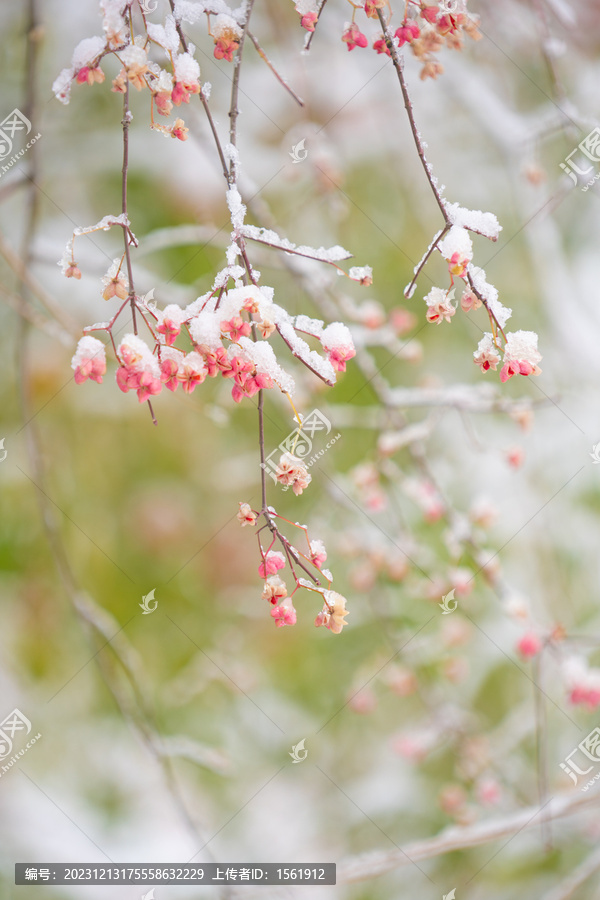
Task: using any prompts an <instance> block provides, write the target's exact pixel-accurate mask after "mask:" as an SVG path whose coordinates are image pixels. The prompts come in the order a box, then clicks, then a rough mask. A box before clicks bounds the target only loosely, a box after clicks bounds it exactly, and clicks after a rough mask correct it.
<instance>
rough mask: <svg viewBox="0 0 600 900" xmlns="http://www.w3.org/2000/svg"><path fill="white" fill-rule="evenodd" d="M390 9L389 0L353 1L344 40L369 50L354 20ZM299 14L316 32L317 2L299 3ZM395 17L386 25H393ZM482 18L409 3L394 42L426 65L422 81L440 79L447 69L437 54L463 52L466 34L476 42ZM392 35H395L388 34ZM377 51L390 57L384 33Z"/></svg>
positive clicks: (376, 43) (350, 47)
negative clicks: (447, 50) (446, 50)
mask: <svg viewBox="0 0 600 900" xmlns="http://www.w3.org/2000/svg"><path fill="white" fill-rule="evenodd" d="M387 6H388V3H387V0H364V2H363V3H360V2H358V3H357V2H354V0H352V7H353V15H352V21H351V22H346V24H345V25H344V29H343V32H342V41H343V42H344V43H345V44H346V46H347V47H348V50H354V48H355V47H363V48H364V47H368V46H369V39H368V38H367V36H366V34H364V33H363V32H362V31H361V30H360V28H359V26H358V25H357V24H356V22H355V21H354V19H355V16H356V12H357V11H358V10H363V12H364V13H365V15H366V17H367V18H368V19H378V18H379V12H380V11H381V12H383V10H384V9H385V7H387ZM296 11H297V12H298V14H299V15H300V24H301V25H302V27H303V28H304V29H305V30H306V31H309V32H312V31H314V30H315V27H316V25H317V22H318V19H319V10H318V3H317V0H298V2H297V3H296ZM390 19H391V16H390V17H389V18H388V20H387V22H386V26H387V27H388V28H389V26H390ZM477 23H478V18H477V17H476V16H471V15H470V14H469V13H467V12H466V9H465V11H462V12H458V11H456V12H454V13H451V12H444V11H442V10H441V9H440V7H439V5H434V4H427V3H425V2H417V0H409V2H408V3H407V4H406V10H405V15H404V19H403V20H402V23H401V24H400V25H399V26H398V27H397V28H396V30H395V32H394V41H395V43H396V46H397V47H398V48H400V47H403V46H404V45H405V44H408V45H409V46H410V48H411V50H412V52H413V53H414V55H415V56H416V58H417V59H418V60H420V61H421V62H422V63H423V68H422V70H421V78H422V79H425V78H436V77H437V76H438V75H440V74H441V73H442V72H443V71H444V69H443V66H442V65H441V64H440V63H439V62H438V61H437V59H436V57H435V54H436V53H437V52H438V51H439V50H440V49H441V48H442V47H443V46H444V45H445V46H447V47H449V48H451V49H453V50H461V49H462V45H463V32H464V34H467V35H468V36H469V37H471V38H472V39H473V40H478V39H479V38H480V37H481V35H480V33H479V31H478V29H477ZM388 33H391V32H388ZM372 46H373V49H374V50H375V51H376V52H377V53H385V54H387V55H388V56H390V55H391V54H390V49H389V46H388V38H387V37H386V35H384V34H380V35H379V36H378V37H376V38H375V40H374V41H373V44H372Z"/></svg>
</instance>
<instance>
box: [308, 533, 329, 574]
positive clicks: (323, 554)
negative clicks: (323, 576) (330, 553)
mask: <svg viewBox="0 0 600 900" xmlns="http://www.w3.org/2000/svg"><path fill="white" fill-rule="evenodd" d="M310 558H311V561H312V562H313V564H314V565H315V566H316V567H317V569H321V568H322V567H323V563H324V562H325V560H326V559H327V550H326V549H325V544H324V543H323V541H319V540H316V541H311V542H310Z"/></svg>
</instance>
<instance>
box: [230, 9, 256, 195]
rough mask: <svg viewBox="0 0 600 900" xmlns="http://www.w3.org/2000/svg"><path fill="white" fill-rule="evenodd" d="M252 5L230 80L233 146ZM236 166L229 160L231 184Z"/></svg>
mask: <svg viewBox="0 0 600 900" xmlns="http://www.w3.org/2000/svg"><path fill="white" fill-rule="evenodd" d="M253 7H254V0H248V2H247V5H246V20H245V22H244V26H243V28H242V36H241V38H240V43H239V45H238V48H237V50H236V52H235V59H234V60H233V66H234V69H233V80H232V82H231V104H230V107H229V143H230V144H231V145H232V146H233V147H236V146H237V120H238V116H239V114H240V110H239V106H238V101H239V94H240V73H241V69H242V59H243V54H244V44H245V42H246V34H247V33H248V26H249V24H250V16H251V15H252V9H253ZM236 175H237V173H236V167H235V163H234V160H231V163H230V166H229V178H228V181H229V184H233V183H234V182H235V180H236Z"/></svg>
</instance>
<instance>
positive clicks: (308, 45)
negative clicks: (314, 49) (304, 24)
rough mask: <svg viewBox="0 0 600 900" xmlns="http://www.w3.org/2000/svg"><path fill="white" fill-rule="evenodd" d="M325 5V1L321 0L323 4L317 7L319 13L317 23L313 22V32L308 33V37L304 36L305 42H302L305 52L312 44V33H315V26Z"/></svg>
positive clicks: (317, 22)
mask: <svg viewBox="0 0 600 900" xmlns="http://www.w3.org/2000/svg"><path fill="white" fill-rule="evenodd" d="M326 3H327V0H323V2H322V3H321V5H320V7H319V12H318V13H317V21H316V22H315V27H314V29H313V31H310V32H309V33H308V35H307V36H306V40H305V42H304V49H305V50H310V45H311V44H312V39H313V36H314V33H315V31H316V28H317V25H318V24H319V19H320V18H321V13H322V12H323V10H324V9H325V5H326Z"/></svg>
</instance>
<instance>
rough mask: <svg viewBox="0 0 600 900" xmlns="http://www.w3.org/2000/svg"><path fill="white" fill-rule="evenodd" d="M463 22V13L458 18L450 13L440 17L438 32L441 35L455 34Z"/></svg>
mask: <svg viewBox="0 0 600 900" xmlns="http://www.w3.org/2000/svg"><path fill="white" fill-rule="evenodd" d="M463 22H464V16H463V15H462V14H461V13H459V14H458V15H456V16H455V15H451V14H450V13H448V14H446V15H442V16H440V17H439V19H438V20H437V30H438V32H439V34H448V33H451V34H454V32H455V31H457V30H458V26H459V25H462V23H463Z"/></svg>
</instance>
